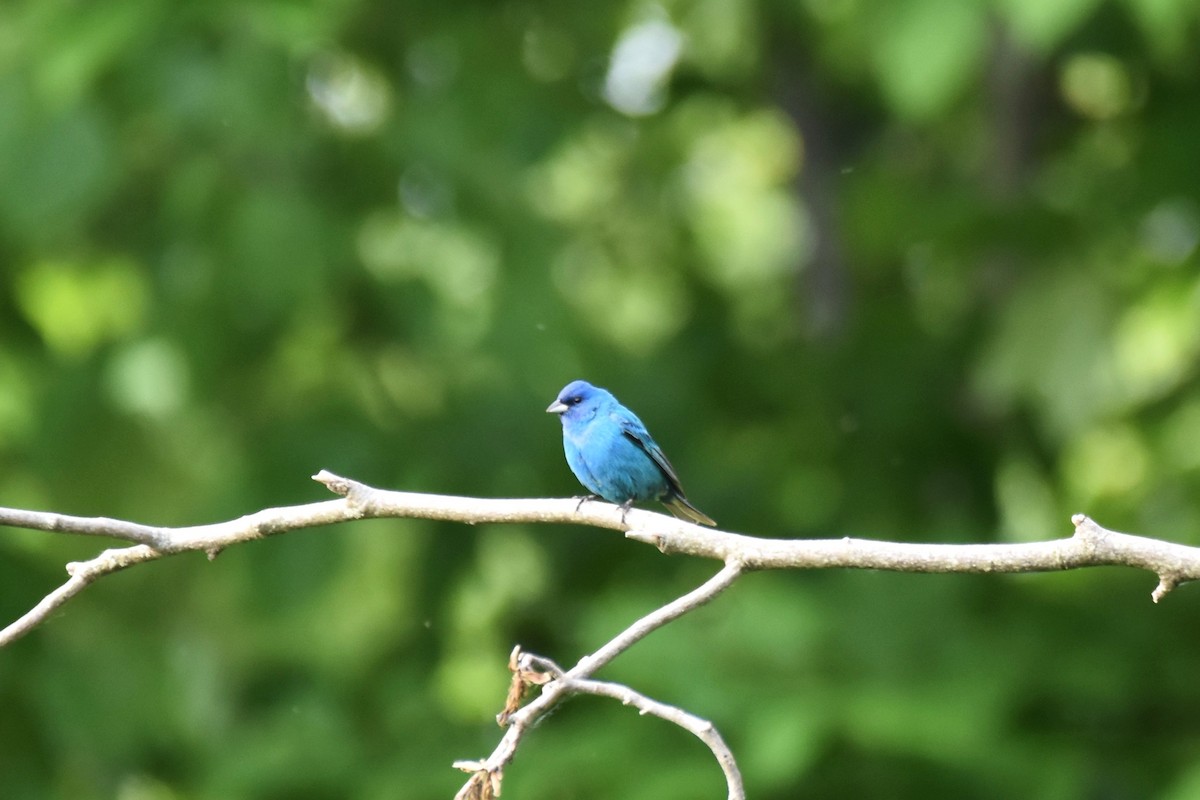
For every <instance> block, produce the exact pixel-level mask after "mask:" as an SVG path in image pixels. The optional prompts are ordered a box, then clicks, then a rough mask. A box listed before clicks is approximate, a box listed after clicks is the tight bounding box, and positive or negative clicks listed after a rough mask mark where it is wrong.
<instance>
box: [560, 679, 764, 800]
mask: <svg viewBox="0 0 1200 800" xmlns="http://www.w3.org/2000/svg"><path fill="white" fill-rule="evenodd" d="M570 691H571V692H572V694H594V695H599V696H601V697H611V698H612V699H614V700H620V701H621V703H622V704H623V705H627V706H633V707H634V708H636V709H637V710H638V712H639V713H642V714H650V715H651V716H655V717H658V718H659V719H665V720H666V721H667V722H671V723H674V724H676V725H678V726H679V727H681V728H683V729H684V730H685V731H689V732H690V733H692V734H694V735H695V736H696V737H697V738H698V739H700V741H702V742H704V743H705V744H706V745H708V749H709V750H711V751H712V754H713V757H714V758H716V759H717V764H719V765H720V767H721V771H722V772H724V773H725V784H726V786H727V787H728V788H729V800H745V798H746V789H745V787H744V786H743V785H742V772H741V770H740V769H738V765H737V761H736V760H735V759H734V757H733V751H732V750H730V749H729V745H727V744H725V740H724V739H723V738H722V737H721V734H720V733H719V732H718V731H717V729H716V727H715V726H714V725H713V724H712V723H711V722H709V721H708V720H706V719H701V718H700V717H697V716H696V715H695V714H689V713H688V712H686V711H684V710H683V709H681V708H677V707H676V706H671V705H667V704H666V703H660V702H658V701H657V700H652V699H650V698H649V697H646V696H645V695H644V694H641V693H640V692H636V691H634V690H633V689H630V688H629V687H628V686H624V685H622V684H619V683H609V682H607V681H595V680H576V681H571V685H570Z"/></svg>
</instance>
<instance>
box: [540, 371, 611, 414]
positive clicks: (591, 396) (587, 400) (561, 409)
mask: <svg viewBox="0 0 1200 800" xmlns="http://www.w3.org/2000/svg"><path fill="white" fill-rule="evenodd" d="M611 397H612V395H611V394H609V393H608V391H607V390H605V389H601V388H600V387H598V386H592V385H591V384H590V383H588V382H587V381H571V382H570V383H568V384H567V385H566V386H564V387H563V390H562V391H561V392H559V393H558V397H557V398H555V400H554V402H553V403H551V404H550V407H549V408H547V409H546V411H547V413H550V414H559V415H561V417H562V420H563V422H564V424H565V423H566V422H568V421H582V420H587V419H591V418H592V417H593V416H595V414H596V411H597V410H598V409H599V408H600V406H601V405H603V404H604V403H605V402H606V401H607V400H608V399H610V398H611Z"/></svg>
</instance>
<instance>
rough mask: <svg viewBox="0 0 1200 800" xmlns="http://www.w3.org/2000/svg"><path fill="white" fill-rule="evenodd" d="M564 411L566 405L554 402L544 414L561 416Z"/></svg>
mask: <svg viewBox="0 0 1200 800" xmlns="http://www.w3.org/2000/svg"><path fill="white" fill-rule="evenodd" d="M566 410H567V404H566V403H563V402H561V401H558V400H555V401H554V402H553V403H551V404H550V407H549V408H547V409H546V413H547V414H561V413H563V412H564V411H566Z"/></svg>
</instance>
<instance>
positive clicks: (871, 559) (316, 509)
mask: <svg viewBox="0 0 1200 800" xmlns="http://www.w3.org/2000/svg"><path fill="white" fill-rule="evenodd" d="M314 480H316V481H318V482H320V483H322V484H324V485H325V486H326V487H328V488H329V489H330V491H332V492H334V493H335V494H338V495H341V498H340V499H337V500H325V501H320V502H315V503H308V504H306V505H299V506H287V507H283V508H269V509H265V510H263V511H258V512H256V513H253V514H249V515H247V516H244V517H241V518H239V519H235V520H229V521H227V522H218V523H214V524H211V525H197V526H192V527H185V528H164V527H155V526H150V525H141V524H138V523H134V522H125V521H122V520H115V519H107V518H104V517H71V516H66V515H63V514H55V513H50V512H42V511H25V510H21V509H11V508H0V525H8V526H12V527H17V528H32V529H35V530H42V531H49V532H53V533H71V534H84V535H88V536H108V537H111V538H114V539H122V540H125V541H127V542H132V543H134V544H135V546H133V547H126V548H120V549H115V550H106V551H104V552H103V553H101V554H100V555H99V556H97V557H95V558H93V559H90V560H88V561H82V562H75V563H71V564H68V565H67V573H68V574H69V575H70V580H68V581H67V582H66V583H64V584H63V585H62V586H60V587H59V588H58V589H56V590H54V591H53V592H51V593H50V594H48V595H47V596H46V597H45V598H43V599H42V600H41V602H39V603H38V604H37V605H36V606H34V607H33V608H32V609H30V610H29V611H28V612H27V613H26V614H25V615H23V616H22V617H21V618H20V619H18V620H16V621H15V622H13V623H12V624H10V625H9V626H8V627H6V628H4V629H3V630H0V647H3V646H4V645H7V644H10V643H11V642H14V641H16V640H17V639H19V638H20V637H21V636H23V635H25V634H26V633H28V632H29V631H30V630H32V629H33V628H35V627H36V626H37V625H39V624H41V623H42V622H44V621H45V620H46V619H47V618H48V617H49V616H50V615H51V614H52V613H53V612H54V611H55V609H57V608H58V607H59V606H61V605H62V604H63V603H65V602H66V601H67V600H69V599H71V598H72V597H74V596H75V595H77V594H79V592H81V591H83V589H84V588H86V587H87V586H88V585H89V584H90V583H91V582H92V581H95V580H97V579H98V578H101V577H103V576H105V575H108V574H109V573H112V572H117V571H118V570H122V569H125V568H126V567H129V566H133V565H134V564H140V563H143V562H145V561H154V560H156V559H159V558H162V557H163V556H167V555H173V554H175V553H182V552H187V551H201V552H205V553H207V554H208V555H209V557H210V558H213V557H215V556H216V555H217V553H219V552H220V551H221V550H223V549H224V548H226V547H229V546H230V545H234V544H239V543H241V542H247V541H252V540H255V539H261V538H263V537H266V536H271V535H273V534H277V533H284V532H286V531H292V530H298V529H301V528H313V527H318V526H321V525H332V524H335V523H339V522H347V521H349V520H354V519H366V518H373V517H402V518H420V519H433V520H445V521H452V522H465V523H468V524H476V523H487V522H540V523H563V524H576V525H591V526H594V527H600V528H610V529H612V530H624V531H626V536H628V537H629V538H630V539H634V540H636V541H640V542H647V543H650V544H654V545H655V546H657V547H658V548H659V549H660V550H661V551H662V552H664V553H683V554H687V555H694V556H700V557H703V558H713V559H717V560H720V561H723V562H731V561H738V562H740V563H741V564H742V565H743V567H744V568H745V569H747V570H757V569H831V568H836V567H840V568H847V569H882V570H892V571H898V572H1048V571H1054V570H1067V569H1077V568H1080V567H1094V566H1129V567H1137V568H1140V569H1145V570H1149V571H1150V572H1153V573H1155V574H1156V575H1157V576H1158V579H1159V580H1158V586H1157V587H1156V588H1155V590H1154V592H1153V594H1152V595H1151V596H1152V598H1153V599H1154V601H1155V602H1158V601H1159V600H1161V599H1162V598H1163V597H1164V596H1165V595H1166V594H1167V593H1168V592H1170V591H1171V590H1172V589H1174V588H1175V587H1176V586H1178V585H1179V584H1181V583H1184V582H1187V581H1192V580H1197V579H1200V548H1195V547H1188V546H1185V545H1180V544H1173V543H1171V542H1164V541H1161V540H1158V539H1149V538H1146V537H1142V536H1133V535H1130V534H1125V533H1117V532H1116V531H1110V530H1107V529H1105V528H1103V527H1101V526H1099V525H1097V524H1096V523H1095V522H1093V521H1092V520H1090V519H1088V518H1087V517H1085V516H1083V515H1082V514H1077V515H1076V516H1075V517H1073V518H1072V521H1073V522H1074V523H1075V535H1074V536H1072V537H1070V538H1068V539H1056V540H1052V541H1046V542H1030V543H1026V544H965V545H958V544H912V543H901V542H879V541H872V540H868V539H850V538H846V539H762V538H756V537H752V536H744V535H741V534H736V533H728V532H725V531H717V530H712V529H708V528H700V527H698V526H696V525H691V524H689V523H686V522H683V521H681V520H677V519H675V518H673V517H669V516H666V515H664V514H657V513H653V512H650V511H642V510H640V509H633V510H631V511H629V513H628V514H627V515H625V516H624V517H623V516H622V513H621V510H620V509H619V508H618V507H617V506H614V505H610V504H608V503H601V502H586V503H583V504H582V506H580V505H579V503H578V502H577V501H576V500H574V499H567V498H564V499H514V500H510V499H485V498H472V497H454V496H450V495H436V494H417V493H413V492H393V491H387V490H382V489H375V488H372V487H370V486H366V485H365V484H362V483H358V482H357V481H352V480H349V479H347V478H341V477H338V476H337V475H334V474H332V473H330V472H325V471H321V472H320V473H318V474H317V475H315V476H314Z"/></svg>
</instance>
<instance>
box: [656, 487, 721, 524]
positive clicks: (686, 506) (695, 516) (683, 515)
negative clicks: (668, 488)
mask: <svg viewBox="0 0 1200 800" xmlns="http://www.w3.org/2000/svg"><path fill="white" fill-rule="evenodd" d="M662 503H663V505H664V506H666V507H667V508H668V509H669V510H670V512H671V513H672V514H674V515H675V516H677V517H679V518H680V519H685V520H687V521H688V522H695V523H698V524H700V525H707V526H709V527H710V528H715V527H716V526H717V521H716V520H714V519H713V518H712V517H710V516H708V514H705V513H704V512H703V511H701V510H700V509H698V508H696V507H695V506H694V505H692V504H691V503H689V502H688V499H687V498H686V497H684V496H683V495H681V494H671V495H668V496H667V497H664V498H663V499H662Z"/></svg>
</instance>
